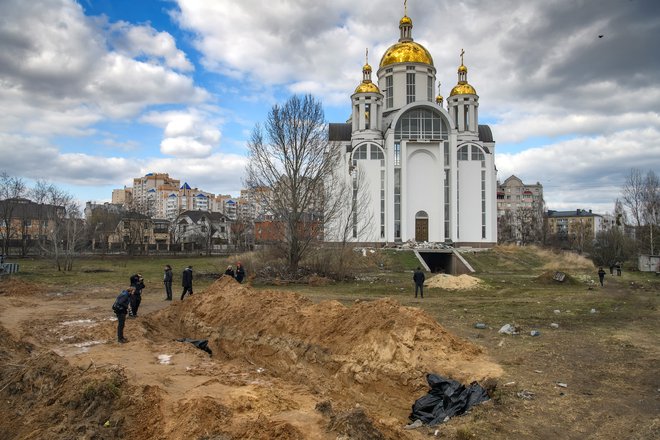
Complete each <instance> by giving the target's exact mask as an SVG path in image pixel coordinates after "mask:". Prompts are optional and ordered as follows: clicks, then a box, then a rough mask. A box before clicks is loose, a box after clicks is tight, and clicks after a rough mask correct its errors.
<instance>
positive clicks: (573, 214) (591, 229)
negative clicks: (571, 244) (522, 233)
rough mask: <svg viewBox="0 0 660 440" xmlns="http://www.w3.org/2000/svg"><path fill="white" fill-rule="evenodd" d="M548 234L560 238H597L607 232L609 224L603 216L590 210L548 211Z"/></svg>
mask: <svg viewBox="0 0 660 440" xmlns="http://www.w3.org/2000/svg"><path fill="white" fill-rule="evenodd" d="M547 218H548V234H550V235H556V236H558V237H571V236H576V235H580V234H582V235H585V236H588V237H590V238H595V237H596V234H597V233H599V232H601V231H605V230H606V227H607V223H606V222H605V221H604V219H603V216H602V215H600V214H594V213H593V212H591V209H590V210H588V211H587V210H584V209H576V210H573V211H553V210H548V215H547Z"/></svg>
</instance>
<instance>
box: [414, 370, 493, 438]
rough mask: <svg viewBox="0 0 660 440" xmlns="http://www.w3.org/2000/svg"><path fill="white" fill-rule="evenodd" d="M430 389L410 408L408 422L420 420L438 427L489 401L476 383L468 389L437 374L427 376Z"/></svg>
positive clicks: (485, 393) (484, 391) (482, 389)
mask: <svg viewBox="0 0 660 440" xmlns="http://www.w3.org/2000/svg"><path fill="white" fill-rule="evenodd" d="M426 380H427V382H428V383H429V386H430V387H431V389H430V390H429V393H428V394H427V395H426V396H423V397H420V398H419V399H417V400H416V401H415V403H414V404H413V406H412V413H411V414H410V420H412V421H413V422H414V421H415V420H421V421H422V422H423V423H424V424H426V425H431V426H433V425H438V424H440V423H442V422H444V421H446V419H448V418H449V417H453V416H456V415H460V414H463V413H465V412H466V411H467V410H468V409H470V408H471V407H473V406H474V405H476V404H478V403H481V402H485V401H486V400H489V397H488V393H487V392H486V390H485V389H484V388H483V387H482V386H481V385H479V384H478V383H477V382H472V383H471V384H470V385H469V386H468V387H466V386H465V385H463V384H461V383H460V382H457V381H455V380H451V379H447V378H444V377H442V376H438V375H437V374H427V375H426Z"/></svg>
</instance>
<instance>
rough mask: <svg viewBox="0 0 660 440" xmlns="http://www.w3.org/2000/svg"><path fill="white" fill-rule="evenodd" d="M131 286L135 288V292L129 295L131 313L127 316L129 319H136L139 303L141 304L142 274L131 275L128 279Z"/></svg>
mask: <svg viewBox="0 0 660 440" xmlns="http://www.w3.org/2000/svg"><path fill="white" fill-rule="evenodd" d="M130 281H131V286H133V287H134V288H135V292H133V295H131V311H130V313H129V315H128V316H130V317H131V318H137V315H138V309H139V308H140V303H141V302H142V289H144V278H142V274H140V273H136V274H135V275H131V278H130Z"/></svg>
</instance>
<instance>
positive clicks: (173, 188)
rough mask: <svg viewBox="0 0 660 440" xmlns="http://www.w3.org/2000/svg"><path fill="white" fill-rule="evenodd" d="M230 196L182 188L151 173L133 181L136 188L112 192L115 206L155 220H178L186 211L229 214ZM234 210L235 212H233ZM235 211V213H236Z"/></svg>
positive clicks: (168, 177) (186, 185) (167, 177)
mask: <svg viewBox="0 0 660 440" xmlns="http://www.w3.org/2000/svg"><path fill="white" fill-rule="evenodd" d="M229 197H230V196H226V195H219V196H216V195H215V194H213V193H210V192H207V191H203V190H201V189H199V188H196V187H191V186H190V185H189V184H188V182H184V183H183V184H181V181H180V180H179V179H174V178H171V177H170V176H169V174H168V173H148V174H145V175H144V176H142V177H136V178H134V179H133V187H125V188H124V189H115V190H113V191H112V203H113V204H121V205H123V206H124V207H125V208H126V209H127V210H130V211H135V212H139V213H140V214H144V215H146V216H149V217H151V218H158V219H168V220H170V221H173V220H175V219H176V218H177V217H178V215H179V214H180V213H182V212H184V211H210V212H220V213H223V214H225V213H226V212H225V210H226V209H227V206H226V204H225V202H226V200H227V198H229ZM230 210H232V209H230ZM234 210H235V209H234Z"/></svg>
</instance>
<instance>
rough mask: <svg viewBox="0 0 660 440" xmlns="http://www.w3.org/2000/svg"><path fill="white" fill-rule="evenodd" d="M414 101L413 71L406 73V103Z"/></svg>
mask: <svg viewBox="0 0 660 440" xmlns="http://www.w3.org/2000/svg"><path fill="white" fill-rule="evenodd" d="M411 102H415V72H412V73H406V104H410V103H411Z"/></svg>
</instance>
